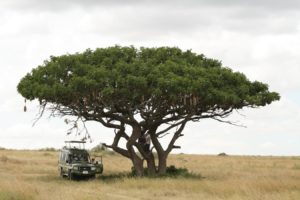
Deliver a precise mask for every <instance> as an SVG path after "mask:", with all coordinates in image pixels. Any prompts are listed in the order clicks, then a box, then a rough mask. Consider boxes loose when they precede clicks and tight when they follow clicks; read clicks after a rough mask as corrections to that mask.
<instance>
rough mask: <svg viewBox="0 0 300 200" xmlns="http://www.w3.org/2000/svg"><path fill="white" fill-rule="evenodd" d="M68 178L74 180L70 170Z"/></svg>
mask: <svg viewBox="0 0 300 200" xmlns="http://www.w3.org/2000/svg"><path fill="white" fill-rule="evenodd" d="M68 178H69V179H70V180H74V174H72V172H71V170H69V172H68Z"/></svg>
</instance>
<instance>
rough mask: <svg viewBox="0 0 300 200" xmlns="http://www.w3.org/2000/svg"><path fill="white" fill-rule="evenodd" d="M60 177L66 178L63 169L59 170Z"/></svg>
mask: <svg viewBox="0 0 300 200" xmlns="http://www.w3.org/2000/svg"><path fill="white" fill-rule="evenodd" d="M59 176H60V177H62V178H63V177H64V172H63V170H62V168H60V170H59Z"/></svg>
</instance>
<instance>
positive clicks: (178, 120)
mask: <svg viewBox="0 0 300 200" xmlns="http://www.w3.org/2000/svg"><path fill="white" fill-rule="evenodd" d="M18 92H19V93H20V94H21V95H22V96H23V97H25V99H28V100H34V99H38V100H39V102H40V105H41V108H42V112H41V114H42V113H43V111H44V110H45V109H50V110H51V113H52V115H54V116H57V115H59V116H77V117H78V118H80V119H83V121H84V122H85V121H96V122H99V123H101V124H102V125H103V126H105V127H108V128H112V129H115V135H114V140H113V142H112V144H111V145H106V146H107V147H109V148H112V149H113V150H114V151H116V152H118V153H119V154H121V155H123V156H125V157H127V158H129V159H130V160H131V161H132V163H133V166H134V168H135V170H136V172H137V174H138V175H143V161H144V160H146V163H147V169H148V173H149V174H151V175H154V174H164V173H165V172H166V166H167V157H168V155H169V153H170V152H171V151H172V149H173V148H175V147H176V145H175V142H176V140H177V139H178V138H179V137H181V136H183V134H182V131H183V129H184V127H185V126H186V124H187V122H190V121H194V122H195V121H199V120H201V119H205V118H211V119H215V120H218V121H221V122H224V118H226V117H228V116H229V115H230V114H231V113H232V112H233V111H234V110H238V109H242V108H244V107H252V108H256V107H260V106H265V105H267V104H270V103H271V102H272V101H275V100H279V98H280V97H279V95H278V94H277V93H275V92H269V91H268V86H267V85H266V84H263V83H261V82H257V81H254V82H251V81H249V80H248V79H247V78H246V77H245V75H244V74H242V73H239V72H233V71H232V70H231V69H229V68H226V67H222V64H221V62H219V61H217V60H214V59H209V58H206V57H205V56H204V55H202V54H201V55H198V54H195V53H193V52H191V51H190V50H188V51H182V50H180V49H178V48H169V47H161V48H138V49H137V48H134V47H132V46H131V47H120V46H114V47H109V48H99V49H96V50H94V51H92V50H90V49H88V50H86V51H85V52H83V53H76V54H72V55H69V54H68V55H62V56H58V57H55V56H51V57H50V59H49V60H47V61H45V62H44V63H43V64H42V65H40V66H38V67H37V68H35V69H33V70H32V71H31V72H30V73H28V74H27V75H26V76H25V77H24V78H22V80H21V81H20V83H19V84H18ZM145 134H149V135H150V137H151V141H152V143H153V148H151V150H150V151H146V150H145V149H144V148H143V142H140V141H141V140H139V139H140V138H142V137H143V136H144V135H145ZM165 135H169V136H171V137H170V138H171V139H170V141H169V144H168V145H167V146H166V147H164V146H163V145H162V144H161V138H162V137H163V136H165ZM120 139H124V140H125V141H126V148H124V147H123V148H122V147H121V146H120V142H119V141H120ZM154 151H156V152H157V155H158V161H157V163H156V161H155V159H154V155H153V152H154Z"/></svg>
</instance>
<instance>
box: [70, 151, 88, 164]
mask: <svg viewBox="0 0 300 200" xmlns="http://www.w3.org/2000/svg"><path fill="white" fill-rule="evenodd" d="M69 158H70V161H71V163H77V162H88V161H89V156H88V154H86V153H73V154H70V155H69Z"/></svg>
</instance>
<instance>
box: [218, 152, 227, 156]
mask: <svg viewBox="0 0 300 200" xmlns="http://www.w3.org/2000/svg"><path fill="white" fill-rule="evenodd" d="M218 156H228V155H227V154H226V153H224V152H223V153H219V154H218Z"/></svg>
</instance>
